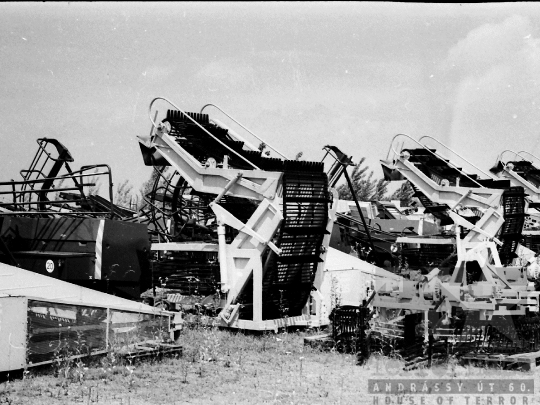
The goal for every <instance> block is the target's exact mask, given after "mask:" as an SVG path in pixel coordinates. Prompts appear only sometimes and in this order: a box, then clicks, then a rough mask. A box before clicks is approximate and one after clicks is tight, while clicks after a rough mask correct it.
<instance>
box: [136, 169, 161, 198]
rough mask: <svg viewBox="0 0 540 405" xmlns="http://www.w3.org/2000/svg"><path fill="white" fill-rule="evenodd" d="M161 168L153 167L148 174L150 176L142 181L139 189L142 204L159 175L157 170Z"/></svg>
mask: <svg viewBox="0 0 540 405" xmlns="http://www.w3.org/2000/svg"><path fill="white" fill-rule="evenodd" d="M162 169H163V168H162V167H154V170H152V174H150V178H149V179H148V180H146V181H145V182H144V183H143V185H142V187H141V189H140V190H139V192H140V194H141V197H142V198H141V201H142V204H144V198H145V197H147V196H148V195H149V194H150V193H151V192H152V189H153V188H154V183H155V182H156V180H157V179H158V178H159V177H161V176H160V174H159V172H160V171H161V170H162Z"/></svg>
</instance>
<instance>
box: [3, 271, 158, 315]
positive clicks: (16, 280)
mask: <svg viewBox="0 0 540 405" xmlns="http://www.w3.org/2000/svg"><path fill="white" fill-rule="evenodd" d="M1 295H17V296H25V297H31V298H41V299H45V300H47V301H64V302H66V301H67V302H69V303H72V304H82V305H96V306H99V307H110V308H117V309H124V310H128V311H135V312H146V313H158V312H161V311H159V310H157V309H155V308H153V307H151V306H148V305H145V304H142V303H140V302H135V301H130V300H127V299H124V298H120V297H116V296H114V295H110V294H105V293H102V292H99V291H94V290H91V289H89V288H84V287H79V286H77V285H75V284H71V283H68V282H66V281H62V280H57V279H55V278H52V277H47V276H44V275H41V274H37V273H34V272H31V271H28V270H23V269H19V268H18V267H13V266H10V265H7V264H4V263H0V296H1Z"/></svg>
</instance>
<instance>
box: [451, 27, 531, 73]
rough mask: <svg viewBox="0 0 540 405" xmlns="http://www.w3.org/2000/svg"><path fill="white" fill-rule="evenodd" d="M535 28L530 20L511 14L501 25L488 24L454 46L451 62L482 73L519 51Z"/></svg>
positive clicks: (469, 71) (456, 65)
mask: <svg viewBox="0 0 540 405" xmlns="http://www.w3.org/2000/svg"><path fill="white" fill-rule="evenodd" d="M531 31H532V29H531V24H530V22H529V20H528V19H527V18H525V17H522V16H513V17H510V18H508V19H506V20H505V21H503V22H502V23H501V24H484V25H482V26H480V27H478V28H475V29H474V30H472V31H471V32H469V34H467V36H466V38H464V39H462V40H461V41H459V42H458V43H457V44H456V45H455V46H454V47H453V48H452V49H450V51H449V53H448V59H447V63H448V65H450V66H452V67H453V68H455V69H457V70H460V71H462V72H463V73H465V74H482V72H484V71H485V70H488V69H490V68H491V67H492V66H493V65H496V64H500V63H503V64H504V63H505V62H506V61H508V60H509V59H511V58H512V57H513V56H514V55H515V54H516V53H517V52H519V50H520V49H522V47H523V45H524V44H525V42H526V37H527V36H529V35H530V34H531Z"/></svg>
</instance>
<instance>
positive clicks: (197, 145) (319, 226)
mask: <svg viewBox="0 0 540 405" xmlns="http://www.w3.org/2000/svg"><path fill="white" fill-rule="evenodd" d="M158 101H159V102H161V103H167V104H168V106H167V109H166V110H165V111H162V116H161V117H160V119H159V120H158V119H157V117H158V114H159V112H157V111H156V112H154V105H155V104H156V102H158ZM210 108H212V109H214V113H216V114H217V113H220V114H223V115H224V116H225V117H227V118H228V119H229V120H231V121H232V122H233V123H234V125H235V126H236V128H238V127H239V128H241V131H243V132H245V135H244V136H241V135H240V134H239V133H238V132H237V131H238V130H234V129H233V128H231V127H230V126H227V125H225V124H224V123H223V122H221V121H219V120H218V119H216V118H211V117H210V116H209V115H208V114H206V110H207V109H210ZM149 114H150V119H151V121H152V131H151V134H150V137H140V138H139V145H140V148H141V152H142V155H143V159H144V162H145V164H146V165H149V166H154V168H155V169H156V170H157V173H158V174H157V176H156V183H155V187H154V188H153V190H152V192H151V193H150V194H149V195H148V197H147V199H146V201H147V203H148V208H147V212H148V216H149V217H150V218H151V219H152V220H151V223H152V229H151V232H152V233H153V235H154V243H153V244H152V250H153V251H154V252H155V253H156V256H155V259H154V260H153V261H152V277H153V280H154V285H158V286H159V285H160V283H161V286H162V287H163V289H162V290H161V291H166V292H169V291H170V292H174V293H168V294H163V296H164V297H166V302H165V304H166V305H172V304H178V303H182V304H189V302H190V301H189V300H190V297H196V299H197V300H198V301H199V302H203V303H208V304H209V305H208V307H212V308H213V311H214V313H215V314H217V320H218V322H219V323H220V324H221V325H222V326H227V327H231V328H242V329H252V330H265V329H270V330H272V329H277V328H278V327H280V326H284V325H311V326H318V324H319V322H320V318H321V311H322V305H323V302H322V300H323V299H322V296H321V294H320V287H321V284H322V278H323V273H322V270H323V264H324V260H325V256H326V252H327V248H328V245H329V240H330V232H331V230H332V225H333V222H334V219H335V207H336V201H337V193H336V192H335V191H334V190H333V189H331V188H330V187H329V178H328V176H327V174H326V173H325V171H324V164H323V163H322V162H306V161H299V160H291V159H287V158H286V156H285V155H284V154H283V153H281V152H279V151H278V150H277V149H276V148H273V147H271V146H270V145H268V144H266V143H264V142H263V141H262V140H261V139H260V138H258V137H257V136H256V135H255V134H253V133H252V132H251V131H249V130H248V129H247V128H246V127H245V126H243V125H242V124H240V123H239V122H238V121H237V120H235V119H234V118H232V117H231V116H230V115H229V114H227V113H225V112H224V111H223V110H222V109H220V108H219V107H217V106H215V105H211V104H210V105H206V106H204V107H203V108H202V110H201V112H200V113H189V112H184V111H182V110H181V109H180V108H179V107H177V106H176V105H175V104H173V103H172V102H170V101H169V100H167V99H164V98H160V97H158V98H156V99H154V100H153V101H152V102H151V104H150V112H149ZM249 139H251V140H252V141H250V140H249ZM253 139H256V140H255V141H253ZM252 142H254V143H252ZM201 297H202V298H203V299H202V300H201ZM205 298H206V299H205ZM191 302H193V301H191Z"/></svg>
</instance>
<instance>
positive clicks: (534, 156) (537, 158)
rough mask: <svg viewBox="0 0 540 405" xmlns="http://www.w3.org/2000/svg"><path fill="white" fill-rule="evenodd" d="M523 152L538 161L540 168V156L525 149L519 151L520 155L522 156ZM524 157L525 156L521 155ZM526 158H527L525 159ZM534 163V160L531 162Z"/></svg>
mask: <svg viewBox="0 0 540 405" xmlns="http://www.w3.org/2000/svg"><path fill="white" fill-rule="evenodd" d="M522 153H526V154H527V155H529V156H531V157H532V158H534V159H535V160H536V162H537V164H538V165H539V166H538V168H540V158H539V157H538V156H536V155H533V154H532V153H530V152H527V151H524V150H521V151H519V152H518V155H519V156H521V154H522ZM521 157H522V158H523V156H521ZM523 160H525V159H523ZM531 163H532V162H531Z"/></svg>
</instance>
